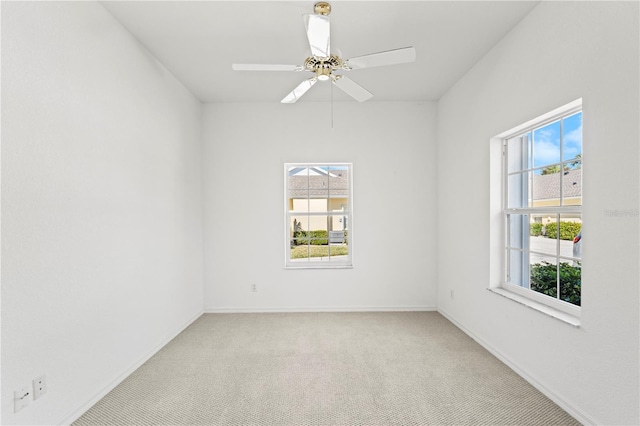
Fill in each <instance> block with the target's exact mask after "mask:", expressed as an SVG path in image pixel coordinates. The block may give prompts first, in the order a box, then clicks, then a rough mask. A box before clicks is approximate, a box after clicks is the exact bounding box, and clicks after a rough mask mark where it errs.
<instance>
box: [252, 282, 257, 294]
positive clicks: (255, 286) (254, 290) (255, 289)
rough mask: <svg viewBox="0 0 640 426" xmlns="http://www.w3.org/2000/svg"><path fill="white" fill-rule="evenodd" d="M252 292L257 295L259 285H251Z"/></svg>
mask: <svg viewBox="0 0 640 426" xmlns="http://www.w3.org/2000/svg"><path fill="white" fill-rule="evenodd" d="M251 291H252V292H254V293H257V292H258V285H257V284H255V283H253V284H251Z"/></svg>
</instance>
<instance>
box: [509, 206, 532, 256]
mask: <svg viewBox="0 0 640 426" xmlns="http://www.w3.org/2000/svg"><path fill="white" fill-rule="evenodd" d="M507 220H508V223H509V225H508V229H509V248H518V249H526V248H528V247H529V215H521V214H511V215H509V216H508V218H507Z"/></svg>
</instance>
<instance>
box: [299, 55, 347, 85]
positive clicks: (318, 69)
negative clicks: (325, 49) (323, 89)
mask: <svg viewBox="0 0 640 426" xmlns="http://www.w3.org/2000/svg"><path fill="white" fill-rule="evenodd" d="M344 67H345V65H344V62H343V61H342V59H341V58H340V57H339V56H336V55H331V56H329V57H328V58H318V57H316V56H310V57H308V58H307V59H306V60H305V61H304V69H306V70H308V71H311V72H314V73H315V74H316V76H317V77H318V79H320V80H328V79H329V77H330V76H331V73H332V72H333V71H335V70H337V69H343V68H344Z"/></svg>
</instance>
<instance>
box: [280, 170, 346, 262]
mask: <svg viewBox="0 0 640 426" xmlns="http://www.w3.org/2000/svg"><path fill="white" fill-rule="evenodd" d="M297 167H302V168H307V169H309V168H313V167H317V168H323V167H328V168H329V169H330V168H332V167H346V168H347V170H348V185H349V188H348V191H347V193H348V195H347V197H348V200H347V203H346V210H343V211H342V212H341V213H339V214H338V213H335V212H333V211H331V210H329V207H328V206H327V210H326V211H316V212H312V211H310V207H309V209H308V210H307V211H298V212H296V211H295V210H290V209H289V170H290V169H291V168H297ZM309 189H310V188H309ZM327 191H329V187H328V188H327ZM306 199H307V200H312V199H313V198H312V197H310V196H309V195H307V198H306ZM327 199H330V197H329V194H327ZM300 215H309V216H327V217H329V216H343V220H344V221H346V224H347V228H346V229H345V230H347V231H348V232H347V234H346V235H345V241H346V245H347V247H348V254H347V255H346V257H345V256H344V255H342V256H340V257H339V258H338V259H331V257H330V256H329V260H322V261H318V260H315V261H314V260H311V259H313V258H306V259H307V260H306V261H305V260H295V261H293V260H292V259H291V240H292V235H291V220H292V219H293V216H300ZM353 222H354V220H353V163H349V162H326V163H325V162H314V163H293V162H292V163H284V248H285V250H284V253H285V256H284V261H285V263H284V268H285V269H349V268H353V229H354V227H353ZM327 231H329V229H327ZM328 238H330V236H328ZM329 247H330V244H329ZM330 250H331V249H330V248H329V251H330Z"/></svg>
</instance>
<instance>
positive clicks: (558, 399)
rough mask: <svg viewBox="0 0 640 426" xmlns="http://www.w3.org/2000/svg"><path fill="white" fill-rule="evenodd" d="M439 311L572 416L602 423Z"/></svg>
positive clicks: (586, 422)
mask: <svg viewBox="0 0 640 426" xmlns="http://www.w3.org/2000/svg"><path fill="white" fill-rule="evenodd" d="M438 313H440V314H441V315H442V316H443V317H445V318H446V319H448V320H449V321H451V323H452V324H454V325H455V326H456V327H458V328H459V329H460V330H462V331H463V332H464V333H465V334H466V335H467V336H469V337H471V338H472V339H473V340H475V341H476V342H477V343H478V344H479V345H480V346H482V347H483V348H485V349H486V350H488V351H489V352H490V353H491V354H492V355H493V356H495V357H496V358H498V359H499V360H500V361H502V362H503V363H504V364H505V365H507V366H508V367H509V368H511V369H512V370H513V371H514V372H515V373H516V374H518V375H519V376H520V377H522V378H523V379H524V380H526V381H527V382H528V383H529V384H530V385H531V386H533V387H534V388H536V389H537V390H539V391H540V392H541V393H542V394H543V395H544V396H546V397H547V398H549V399H550V400H551V401H553V402H554V403H556V404H557V405H558V406H559V407H560V408H562V409H563V410H564V411H566V412H567V413H569V414H570V415H571V416H573V417H574V418H575V419H576V420H577V421H579V422H580V423H582V424H583V425H598V424H602V423H600V422H598V421H596V420H594V419H593V418H592V417H591V416H589V415H588V414H586V413H584V412H583V411H581V410H579V409H577V408H576V407H575V406H574V405H573V404H571V403H569V402H568V401H567V400H566V399H565V398H563V397H562V396H560V395H558V394H557V393H555V392H553V391H551V390H550V389H549V388H547V387H546V386H544V385H543V384H542V383H540V382H539V381H538V380H536V379H535V378H534V377H532V376H531V375H530V374H528V373H527V372H526V371H525V370H523V369H522V368H520V367H519V366H518V363H517V362H514V361H513V360H511V359H510V358H508V357H507V356H505V355H504V354H502V353H501V352H500V351H498V350H496V349H495V348H494V347H492V346H491V345H489V344H488V343H487V342H486V341H484V340H483V339H481V338H479V337H478V336H477V335H476V334H474V333H472V332H471V331H469V329H467V328H465V327H464V326H463V325H462V324H460V323H459V322H457V321H456V320H455V319H453V318H452V317H451V316H450V315H448V314H447V313H446V312H444V311H443V310H441V309H438Z"/></svg>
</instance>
